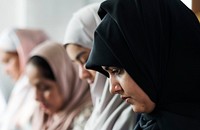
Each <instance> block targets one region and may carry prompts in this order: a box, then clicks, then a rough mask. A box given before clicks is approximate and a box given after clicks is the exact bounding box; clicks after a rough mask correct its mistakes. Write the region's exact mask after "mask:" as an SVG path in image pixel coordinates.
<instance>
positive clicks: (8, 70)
mask: <svg viewBox="0 0 200 130" xmlns="http://www.w3.org/2000/svg"><path fill="white" fill-rule="evenodd" d="M4 71H5V72H6V74H8V75H10V67H9V65H5V66H4Z"/></svg>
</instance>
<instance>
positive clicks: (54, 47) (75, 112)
mask: <svg viewBox="0 0 200 130" xmlns="http://www.w3.org/2000/svg"><path fill="white" fill-rule="evenodd" d="M26 74H27V75H28V78H29V81H30V83H31V84H32V86H33V88H34V89H35V98H36V100H37V101H38V102H39V106H38V110H37V111H36V112H35V114H34V118H33V130H72V129H73V130H83V127H84V125H85V122H86V121H87V119H88V118H89V116H90V113H91V111H92V102H91V96H90V91H89V85H88V84H87V82H85V81H82V80H81V79H79V77H78V68H77V67H76V66H75V65H74V64H72V63H71V61H70V59H69V58H68V56H67V54H66V52H65V49H64V47H63V46H62V45H61V44H58V43H54V42H45V43H43V44H42V45H40V46H38V47H37V48H35V49H34V50H33V52H32V53H31V57H30V59H29V61H28V63H27V67H26Z"/></svg>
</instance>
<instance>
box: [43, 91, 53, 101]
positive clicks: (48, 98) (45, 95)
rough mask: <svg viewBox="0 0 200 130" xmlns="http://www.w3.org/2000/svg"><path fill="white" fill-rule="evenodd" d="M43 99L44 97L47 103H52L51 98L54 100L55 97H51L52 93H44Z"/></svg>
mask: <svg viewBox="0 0 200 130" xmlns="http://www.w3.org/2000/svg"><path fill="white" fill-rule="evenodd" d="M43 97H44V99H45V100H46V101H48V102H49V101H51V98H53V95H52V96H51V92H50V91H45V92H44V93H43Z"/></svg>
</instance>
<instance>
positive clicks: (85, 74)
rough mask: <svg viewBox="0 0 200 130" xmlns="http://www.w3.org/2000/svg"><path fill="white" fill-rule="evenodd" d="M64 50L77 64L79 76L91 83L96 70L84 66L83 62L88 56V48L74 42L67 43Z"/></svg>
mask: <svg viewBox="0 0 200 130" xmlns="http://www.w3.org/2000/svg"><path fill="white" fill-rule="evenodd" d="M66 51H67V53H68V55H69V58H70V59H71V60H72V61H74V62H75V63H76V64H78V66H79V77H80V78H81V79H85V80H87V82H88V83H89V84H92V83H93V82H94V79H95V74H96V72H95V71H93V70H87V69H86V68H85V63H86V61H87V59H88V57H89V54H90V49H88V48H84V47H81V46H78V45H75V44H69V45H67V47H66Z"/></svg>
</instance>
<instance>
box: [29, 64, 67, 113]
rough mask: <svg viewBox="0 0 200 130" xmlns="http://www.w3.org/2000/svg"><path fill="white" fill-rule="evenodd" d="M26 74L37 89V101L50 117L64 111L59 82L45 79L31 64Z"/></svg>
mask: <svg viewBox="0 0 200 130" xmlns="http://www.w3.org/2000/svg"><path fill="white" fill-rule="evenodd" d="M26 74H27V76H28V78H29V82H30V83H31V85H32V86H33V87H34V89H35V99H36V101H38V102H39V104H40V107H41V108H42V110H43V111H44V112H45V113H47V114H49V115H52V114H54V113H57V112H59V111H60V110H62V108H63V104H64V101H65V100H64V96H63V94H62V93H61V90H60V89H59V86H58V84H57V82H56V81H53V80H50V79H47V78H44V77H43V76H42V74H41V71H40V69H38V68H37V67H35V66H34V65H32V64H30V63H29V64H27V66H26Z"/></svg>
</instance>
